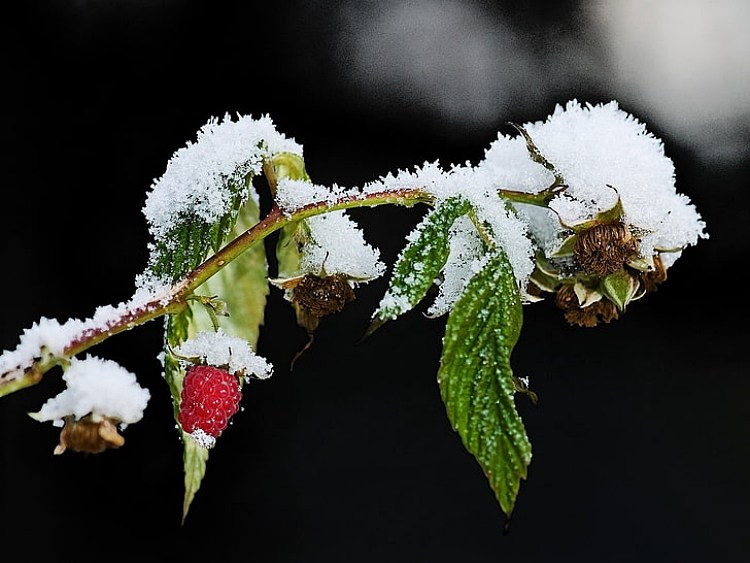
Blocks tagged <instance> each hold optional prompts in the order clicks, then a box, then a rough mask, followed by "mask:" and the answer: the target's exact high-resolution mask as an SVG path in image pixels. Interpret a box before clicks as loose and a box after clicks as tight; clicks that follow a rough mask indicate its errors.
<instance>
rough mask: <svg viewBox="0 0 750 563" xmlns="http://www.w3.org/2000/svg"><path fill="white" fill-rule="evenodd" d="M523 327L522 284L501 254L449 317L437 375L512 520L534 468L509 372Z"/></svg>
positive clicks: (453, 416) (456, 422) (454, 419)
mask: <svg viewBox="0 0 750 563" xmlns="http://www.w3.org/2000/svg"><path fill="white" fill-rule="evenodd" d="M521 324H522V310H521V298H520V295H519V291H518V285H517V283H516V279H515V276H514V274H513V270H512V268H511V266H510V263H509V262H508V259H507V256H506V255H505V253H503V252H502V251H501V252H499V253H498V254H497V255H496V256H495V257H494V258H492V259H491V260H490V261H489V262H488V263H487V264H486V266H485V267H484V268H483V269H482V270H481V271H480V272H478V273H477V274H476V275H475V276H474V277H472V279H471V280H470V281H469V283H468V284H467V287H466V289H465V290H464V292H463V294H462V296H461V297H460V298H459V300H458V301H457V302H456V304H455V306H454V308H453V310H452V311H451V312H450V314H449V316H448V321H447V323H446V328H445V336H444V338H443V351H442V354H441V358H440V368H439V371H438V383H439V385H440V393H441V396H442V398H443V402H444V403H445V407H446V411H447V413H448V418H449V420H450V422H451V424H452V426H453V428H454V429H455V430H456V432H458V434H459V435H460V436H461V440H462V442H463V444H464V446H465V447H466V449H467V450H468V451H469V452H470V453H471V454H472V455H473V456H474V457H475V458H476V460H477V461H478V462H479V465H480V466H481V467H482V470H483V471H484V473H485V475H486V476H487V479H488V481H489V484H490V486H491V488H492V489H493V491H494V493H495V497H496V498H497V500H498V502H499V503H500V507H501V508H502V510H503V512H505V514H506V515H508V516H510V514H511V513H512V511H513V507H514V506H515V502H516V497H517V495H518V491H519V488H520V482H521V479H526V476H527V468H528V465H529V463H530V462H531V443H530V442H529V439H528V437H527V435H526V430H525V428H524V425H523V421H522V420H521V417H520V415H519V414H518V412H517V411H516V407H515V401H514V392H515V386H514V378H513V371H512V369H511V366H510V356H511V352H512V351H513V347H514V346H515V344H516V342H517V341H518V337H519V335H520V331H521Z"/></svg>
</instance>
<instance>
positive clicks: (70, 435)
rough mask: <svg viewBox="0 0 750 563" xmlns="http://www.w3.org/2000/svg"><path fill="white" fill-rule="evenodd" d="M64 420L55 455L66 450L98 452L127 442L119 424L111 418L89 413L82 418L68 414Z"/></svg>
mask: <svg viewBox="0 0 750 563" xmlns="http://www.w3.org/2000/svg"><path fill="white" fill-rule="evenodd" d="M63 420H64V425H63V428H62V430H61V431H60V443H59V444H58V445H57V447H56V448H55V452H54V453H55V455H59V454H61V453H63V452H64V451H65V450H73V451H76V452H87V453H94V454H98V453H101V452H103V451H105V450H106V449H108V448H119V447H120V446H122V445H123V444H124V443H125V438H123V437H122V436H121V435H120V434H119V433H118V432H117V425H116V424H115V422H114V421H112V420H111V419H109V418H106V417H92V416H91V415H88V416H84V417H83V418H81V419H80V420H76V418H75V417H74V416H66V417H65V418H64V419H63Z"/></svg>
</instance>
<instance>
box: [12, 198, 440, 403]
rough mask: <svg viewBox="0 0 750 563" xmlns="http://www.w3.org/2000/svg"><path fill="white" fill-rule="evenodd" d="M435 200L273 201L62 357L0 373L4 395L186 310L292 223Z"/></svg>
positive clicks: (91, 329) (79, 337) (82, 335)
mask: <svg viewBox="0 0 750 563" xmlns="http://www.w3.org/2000/svg"><path fill="white" fill-rule="evenodd" d="M432 202H433V198H432V196H430V195H429V194H428V193H427V192H426V191H424V190H422V189H419V188H411V189H393V190H383V191H380V192H372V193H365V194H361V193H358V194H354V195H347V196H344V197H342V198H340V199H338V200H337V201H334V202H333V203H331V202H316V203H311V204H308V205H305V206H303V207H301V208H299V209H295V210H293V211H288V212H285V211H283V210H282V209H280V208H279V207H277V206H274V207H273V208H272V209H271V210H270V211H269V212H268V214H267V215H266V216H265V217H264V218H263V219H262V220H261V221H260V222H258V223H256V224H255V225H254V226H253V227H251V228H250V229H248V230H247V231H245V232H244V233H242V234H241V235H239V236H238V237H237V238H235V239H234V240H232V241H231V242H229V243H228V244H227V245H225V246H224V247H223V248H222V249H221V250H219V251H218V252H217V253H216V254H213V255H212V256H210V257H209V258H208V259H206V260H205V261H204V262H203V263H202V264H200V265H199V266H198V267H197V268H195V270H193V271H192V272H190V273H189V274H188V275H187V276H186V277H185V278H184V279H182V280H180V281H178V282H177V283H175V284H174V285H172V286H171V287H170V288H169V289H168V290H167V291H165V292H164V294H162V295H158V296H155V297H154V298H153V299H151V300H150V301H148V302H146V303H145V304H138V305H132V306H125V307H124V308H123V310H122V312H121V313H120V315H119V317H117V318H116V319H114V320H112V321H109V322H107V323H104V324H102V323H101V322H94V320H93V319H91V320H90V321H89V322H88V326H86V323H84V328H83V329H81V331H80V332H79V333H78V334H76V335H75V336H73V337H72V338H71V339H70V341H69V342H68V344H67V345H66V346H65V347H64V348H63V352H62V354H60V357H57V356H55V355H52V354H50V353H49V352H48V351H46V350H43V349H42V350H39V354H38V355H37V357H36V358H35V359H33V360H30V363H29V364H26V365H18V366H15V367H14V368H12V369H8V370H6V371H5V372H3V373H0V397H2V396H4V395H7V394H10V393H12V392H14V391H17V390H19V389H23V388H25V387H30V386H32V385H35V384H36V383H39V381H41V379H42V375H43V374H44V373H46V372H47V371H49V370H50V369H52V368H53V367H55V366H57V365H60V364H61V363H62V362H63V361H65V360H67V359H68V358H71V357H73V356H75V355H77V354H80V353H81V352H84V351H85V350H87V349H89V348H91V347H92V346H95V345H96V344H99V343H100V342H103V341H104V340H106V339H107V338H109V337H110V336H114V335H115V334H119V333H121V332H124V331H126V330H130V329H131V328H135V327H137V326H140V325H142V324H145V323H147V322H149V321H152V320H154V319H157V318H159V317H162V316H164V315H168V314H175V313H179V312H180V311H182V310H184V309H185V308H186V307H187V306H188V298H189V297H190V296H191V295H192V294H193V292H194V291H195V290H196V289H197V288H198V287H200V286H201V285H202V284H203V283H204V282H205V281H206V280H208V279H209V278H210V277H211V276H213V275H214V274H216V273H217V272H218V271H219V270H221V269H222V268H224V267H225V266H227V265H228V264H229V263H230V262H232V261H233V260H235V259H236V258H237V257H239V256H240V255H242V253H243V252H245V251H246V250H247V249H248V248H250V247H251V246H252V245H254V244H255V243H257V242H259V241H261V240H263V239H264V238H266V237H267V236H269V235H270V234H272V233H274V232H275V231H278V230H279V229H281V228H283V227H284V226H285V225H286V224H288V223H290V222H293V221H300V220H302V219H306V218H308V217H312V216H314V215H320V214H323V213H328V212H331V211H338V210H344V209H353V208H357V207H376V206H379V205H389V204H390V205H403V206H407V207H411V206H414V205H416V204H418V203H425V204H431V203H432Z"/></svg>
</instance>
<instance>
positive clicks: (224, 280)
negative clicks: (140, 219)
mask: <svg viewBox="0 0 750 563" xmlns="http://www.w3.org/2000/svg"><path fill="white" fill-rule="evenodd" d="M259 215H260V212H259V209H258V205H257V203H256V202H255V201H254V200H250V201H248V202H247V203H246V204H245V205H244V206H243V207H242V209H241V210H240V212H239V214H238V216H237V222H236V223H235V225H234V227H232V229H230V230H229V231H228V233H227V235H226V240H232V239H234V238H235V237H236V236H237V235H239V234H240V233H242V232H243V231H245V230H247V229H249V228H250V227H252V226H253V225H255V224H256V223H257V222H258V220H259ZM195 293H196V295H203V296H206V297H213V296H218V298H219V299H220V300H221V301H223V302H224V303H225V304H226V308H227V311H228V312H229V315H228V316H226V317H221V320H220V325H221V327H222V328H223V329H224V332H226V333H227V334H231V335H233V336H237V337H240V338H244V339H245V340H247V341H248V342H250V344H251V345H252V347H253V349H255V348H256V346H257V343H258V338H259V335H260V327H261V325H262V324H263V319H264V312H265V308H266V299H267V297H268V294H269V286H268V267H267V263H266V252H265V248H264V246H263V244H262V243H258V244H255V245H253V246H252V247H250V248H249V249H247V250H246V251H245V252H244V253H243V254H242V256H240V257H238V258H236V259H235V260H234V261H233V262H231V263H230V264H228V265H227V266H226V267H224V268H223V269H221V270H220V271H219V272H218V273H216V274H214V275H213V276H212V277H211V278H209V279H208V280H207V281H206V282H205V283H203V284H202V285H201V286H200V287H199V288H198V289H197V290H196V291H195ZM196 314H197V315H201V314H205V312H199V311H196Z"/></svg>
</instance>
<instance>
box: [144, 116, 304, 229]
mask: <svg viewBox="0 0 750 563" xmlns="http://www.w3.org/2000/svg"><path fill="white" fill-rule="evenodd" d="M277 152H293V153H296V154H299V155H301V154H302V147H301V146H300V145H299V144H297V143H296V142H295V141H293V140H291V139H287V138H286V137H285V136H284V135H282V134H280V133H278V132H277V131H276V127H275V126H274V124H273V122H272V121H271V119H270V118H269V117H268V116H263V117H261V118H260V119H253V118H252V117H249V116H237V120H236V121H233V120H232V119H231V117H230V116H229V115H225V116H224V119H223V120H219V119H216V118H212V119H210V120H209V121H208V122H207V123H206V124H205V125H204V126H203V127H202V128H201V129H200V130H199V131H198V134H197V140H196V141H195V142H188V143H187V145H186V146H185V147H183V148H181V149H179V150H178V151H176V152H175V153H174V155H173V156H172V158H171V159H170V161H169V163H168V164H167V169H166V171H165V172H164V174H163V175H162V176H161V177H160V178H158V179H156V180H155V181H154V182H153V184H152V186H151V192H150V193H149V194H148V197H147V200H146V204H145V206H144V207H143V213H144V215H145V216H146V220H147V222H148V223H149V229H150V231H151V234H152V235H153V236H154V238H156V239H160V238H162V237H163V236H164V235H165V234H166V233H167V232H169V230H170V229H171V228H172V227H173V226H174V225H175V223H176V222H177V221H178V220H179V218H180V217H181V216H182V215H185V214H189V215H195V216H197V217H199V218H202V219H204V220H205V221H206V222H208V223H212V222H214V221H215V220H217V219H218V218H219V217H221V216H222V215H223V214H225V213H226V212H227V211H228V209H229V206H230V204H231V198H232V193H231V190H230V188H229V186H228V185H227V181H228V180H234V181H243V179H244V178H245V176H247V175H248V174H253V175H255V174H258V173H259V172H260V171H261V168H262V164H263V157H264V156H266V155H271V154H275V153H277Z"/></svg>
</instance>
